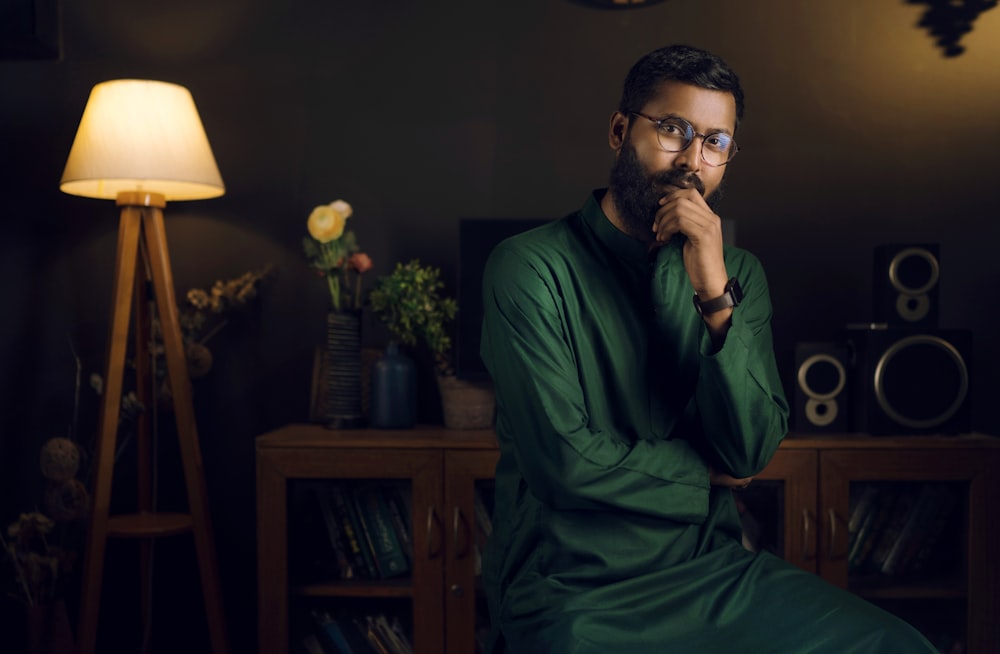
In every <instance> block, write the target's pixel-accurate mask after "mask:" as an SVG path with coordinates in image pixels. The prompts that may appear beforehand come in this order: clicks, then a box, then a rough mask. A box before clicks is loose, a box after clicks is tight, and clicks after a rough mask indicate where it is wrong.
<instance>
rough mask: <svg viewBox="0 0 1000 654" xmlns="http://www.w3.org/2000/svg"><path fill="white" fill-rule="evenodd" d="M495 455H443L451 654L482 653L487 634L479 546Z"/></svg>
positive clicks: (485, 527) (447, 628)
mask: <svg viewBox="0 0 1000 654" xmlns="http://www.w3.org/2000/svg"><path fill="white" fill-rule="evenodd" d="M497 457H498V453H497V452H496V451H455V450H453V451H448V452H445V510H446V517H447V521H448V522H447V526H448V529H447V533H448V537H447V546H446V547H445V552H446V559H445V589H444V592H445V601H444V607H445V616H446V617H447V624H446V625H445V633H446V639H445V640H446V643H447V649H446V650H442V651H446V652H447V653H448V654H474V653H475V652H478V651H480V650H479V646H478V643H477V635H479V634H481V633H482V632H483V631H484V630H486V629H488V624H487V618H488V613H487V609H486V602H485V599H484V597H483V594H482V588H481V584H480V583H479V567H480V553H481V550H480V548H481V546H482V545H483V543H484V542H485V538H486V536H488V534H489V531H490V528H491V527H490V524H489V523H490V517H489V515H490V513H491V512H492V506H493V475H494V470H495V468H496V462H497ZM477 505H478V506H477Z"/></svg>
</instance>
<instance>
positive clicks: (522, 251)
mask: <svg viewBox="0 0 1000 654" xmlns="http://www.w3.org/2000/svg"><path fill="white" fill-rule="evenodd" d="M742 113H743V92H742V90H741V88H740V84H739V80H738V78H737V76H736V75H735V74H734V73H733V72H732V71H731V70H730V69H729V68H728V67H727V66H726V64H725V63H724V62H723V61H721V60H720V59H719V58H718V57H716V56H714V55H712V54H710V53H707V52H704V51H701V50H698V49H695V48H691V47H686V46H673V47H667V48H662V49H659V50H656V51H654V52H652V53H650V54H648V55H646V56H645V57H643V58H642V59H640V60H639V61H638V62H637V63H636V64H635V65H634V66H633V68H632V70H631V71H630V72H629V74H628V77H627V79H626V80H625V85H624V91H623V94H622V98H621V104H620V106H619V108H618V111H616V112H614V114H613V115H612V116H611V124H610V129H609V141H610V145H611V148H612V150H613V151H614V153H615V163H614V165H613V168H612V171H611V175H610V182H609V188H608V189H607V190H599V191H596V192H594V193H593V195H592V196H591V197H590V198H589V199H588V201H587V203H586V204H585V206H584V207H583V208H582V209H581V210H580V211H578V212H576V213H574V214H571V215H569V216H567V217H566V218H564V219H562V220H558V221H555V222H553V223H550V224H547V225H544V226H542V227H539V228H537V229H534V230H531V231H529V232H525V233H524V234H521V235H518V236H515V237H513V238H510V239H507V240H506V241H504V242H503V243H501V244H500V245H498V246H497V247H496V248H495V249H494V251H493V253H492V254H491V256H490V258H489V260H488V262H487V264H486V270H485V274H484V286H483V293H484V305H485V317H484V322H483V341H482V357H483V360H484V361H485V363H486V365H487V367H488V369H489V371H490V374H491V376H492V377H493V380H494V382H495V385H496V392H497V406H498V414H497V435H498V439H499V443H500V460H499V463H498V464H497V469H496V497H495V502H496V506H495V514H494V532H493V537H492V539H491V541H490V544H489V547H488V549H487V553H486V556H485V559H484V582H485V584H486V587H487V592H488V596H489V600H490V611H491V617H492V621H493V634H492V642H491V647H492V651H493V652H509V653H512V654H535V653H537V654H563V653H574V654H578V653H587V654H615V653H618V652H621V653H622V654H647V653H648V654H665V653H672V652H677V653H680V654H689V653H702V652H707V653H709V654H714V653H716V652H740V653H747V654H758V653H763V652H782V653H788V654H799V653H801V652H824V653H830V654H847V653H850V652H855V653H860V652H871V653H878V654H887V653H892V652H933V651H934V650H933V648H932V647H931V646H930V645H929V644H928V643H927V642H926V641H925V640H924V639H923V638H922V637H921V636H920V635H919V634H917V632H916V631H914V630H913V629H912V628H910V627H909V626H908V625H906V624H904V623H902V622H901V621H899V620H897V619H896V618H894V617H892V616H890V615H889V614H888V613H885V612H883V611H881V610H880V609H877V608H875V607H874V606H872V605H869V604H867V603H865V602H863V601H862V600H860V599H858V598H857V597H855V596H854V595H851V594H849V593H847V592H846V591H843V590H841V589H838V588H835V587H833V586H831V585H829V584H827V583H826V582H824V581H822V580H821V579H820V578H819V577H817V576H816V575H812V574H809V573H806V572H804V571H801V570H799V569H798V568H796V567H794V566H792V565H790V564H788V563H786V562H784V561H782V560H780V559H778V558H777V557H774V556H772V555H769V554H766V553H764V554H757V555H755V554H753V553H751V552H748V551H747V550H745V549H744V548H743V547H742V545H741V529H740V522H739V517H738V514H737V510H736V507H735V503H734V499H733V495H732V489H733V488H739V487H744V486H746V485H747V484H748V483H749V482H750V480H751V478H752V477H753V476H754V475H755V474H757V473H758V472H760V471H761V470H762V469H763V468H764V467H765V466H766V465H767V463H768V461H770V459H771V456H772V455H773V454H774V452H775V450H776V448H777V447H778V443H779V442H780V441H781V439H782V437H783V436H784V434H785V432H786V428H787V417H788V404H787V403H786V401H785V398H784V395H783V391H782V387H781V382H780V379H779V376H778V372H777V367H776V364H775V360H774V354H773V349H772V342H771V329H770V318H771V305H770V300H769V295H768V288H767V282H766V279H765V276H764V272H763V270H762V268H761V265H760V263H759V261H758V260H757V259H756V258H755V257H754V256H753V255H751V254H750V253H748V252H746V251H743V250H740V249H737V248H734V247H729V246H724V245H723V240H722V229H721V221H720V218H719V217H718V216H717V215H716V214H715V212H714V211H713V209H712V205H711V204H710V201H711V200H712V199H713V196H714V195H715V194H716V193H717V192H718V190H719V187H720V185H721V183H722V179H723V175H724V174H725V172H726V170H727V169H728V166H727V164H728V163H729V162H730V161H731V160H732V158H733V157H734V156H735V154H736V152H737V151H738V150H737V146H736V143H735V140H734V136H735V132H736V129H737V126H738V125H739V120H740V118H741V116H742Z"/></svg>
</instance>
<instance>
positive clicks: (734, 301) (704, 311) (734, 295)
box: [694, 277, 743, 316]
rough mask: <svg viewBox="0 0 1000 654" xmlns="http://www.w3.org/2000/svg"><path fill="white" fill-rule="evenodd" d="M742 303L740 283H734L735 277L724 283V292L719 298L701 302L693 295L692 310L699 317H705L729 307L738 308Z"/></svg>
mask: <svg viewBox="0 0 1000 654" xmlns="http://www.w3.org/2000/svg"><path fill="white" fill-rule="evenodd" d="M742 301H743V289H742V288H740V283H739V282H738V281H736V278H735V277H730V278H729V281H728V282H726V290H725V291H724V292H723V293H722V295H720V296H719V297H717V298H714V299H712V300H705V301H704V302H702V301H701V300H699V299H698V296H697V295H695V296H694V308H695V309H696V310H697V311H698V315H699V316H706V315H708V314H710V313H715V312H716V311H722V310H723V309H728V308H729V307H738V306H740V302H742Z"/></svg>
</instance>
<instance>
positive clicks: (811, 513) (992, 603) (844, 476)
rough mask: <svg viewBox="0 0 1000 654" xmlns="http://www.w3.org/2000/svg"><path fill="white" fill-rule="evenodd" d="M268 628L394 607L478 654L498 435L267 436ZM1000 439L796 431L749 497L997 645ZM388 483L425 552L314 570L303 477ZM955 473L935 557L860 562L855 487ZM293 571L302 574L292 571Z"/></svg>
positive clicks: (938, 626)
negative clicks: (356, 574) (486, 512)
mask: <svg viewBox="0 0 1000 654" xmlns="http://www.w3.org/2000/svg"><path fill="white" fill-rule="evenodd" d="M256 448H257V529H258V561H259V564H258V587H259V597H258V608H259V618H260V619H259V621H258V631H259V633H258V638H259V651H260V652H261V654H265V653H266V654H278V653H284V652H289V651H302V643H301V639H302V634H301V633H298V630H297V627H296V625H297V624H298V617H297V616H298V614H300V613H301V612H302V611H303V610H305V608H306V607H309V606H314V605H315V604H317V603H323V604H325V605H330V606H334V607H336V606H339V605H350V606H352V607H362V608H369V607H371V608H372V610H375V609H378V610H382V609H385V610H386V611H387V612H389V613H392V614H394V615H396V616H398V617H401V619H402V621H403V622H404V624H405V625H406V626H407V628H408V629H409V633H408V635H409V637H410V640H411V642H412V645H413V651H414V652H415V654H442V653H444V654H475V652H476V651H477V650H476V634H477V632H478V631H479V630H481V629H482V622H483V619H484V617H485V606H484V603H483V599H482V595H481V592H480V590H479V588H478V581H477V574H476V571H477V552H476V544H477V539H481V538H482V534H481V533H479V528H478V526H477V522H476V518H475V515H476V506H475V503H476V497H477V495H478V496H480V497H483V496H490V493H491V486H492V477H493V469H494V466H495V464H496V460H497V451H496V444H495V439H494V435H493V433H492V431H490V430H475V431H461V430H449V429H444V428H443V427H420V428H416V429H412V430H398V431H393V430H357V431H332V430H327V429H325V428H323V427H322V426H319V425H306V424H301V425H288V426H286V427H283V428H281V429H278V430H276V431H273V432H270V433H268V434H264V435H262V436H260V437H258V438H257V442H256ZM998 470H1000V438H993V437H988V436H980V435H969V436H957V437H956V436H948V437H932V436H914V437H869V436H860V435H852V434H844V435H836V436H822V437H810V436H798V435H794V434H793V435H789V436H788V437H787V438H786V439H785V440H784V442H783V443H782V445H781V447H780V448H779V450H778V452H777V453H776V455H775V457H774V459H773V460H772V461H771V463H770V465H768V467H767V469H766V470H764V471H763V472H762V473H761V474H760V475H759V476H758V477H757V478H756V479H755V481H754V483H753V484H751V486H750V488H749V489H748V490H747V491H744V492H743V493H741V494H740V495H739V497H740V498H741V500H745V503H746V504H747V506H748V507H749V510H750V511H751V512H753V513H754V514H755V515H756V516H758V518H759V525H758V526H759V527H761V528H763V530H764V531H765V532H767V533H766V534H764V535H762V536H761V538H762V541H763V542H765V543H766V547H767V548H768V549H773V550H775V551H776V553H778V554H779V555H780V556H782V557H784V558H785V559H786V560H788V561H790V562H792V563H794V564H795V565H797V566H799V567H801V568H803V569H805V570H808V571H810V572H813V573H815V574H818V575H821V576H822V577H824V578H825V579H827V580H828V581H830V582H831V583H834V584H836V585H838V586H841V587H844V588H847V589H848V590H850V591H852V592H855V593H857V594H859V595H861V596H863V597H866V598H867V599H869V600H870V601H872V602H874V603H876V604H879V605H881V606H883V607H884V608H886V609H888V610H890V611H891V612H893V613H896V614H897V615H900V616H901V617H903V618H905V619H907V620H908V621H910V622H911V623H913V624H915V625H916V626H917V627H918V628H921V629H922V630H925V631H926V632H927V633H928V635H929V636H930V637H931V638H932V640H934V638H935V634H937V633H938V632H940V631H942V630H944V631H948V632H950V633H953V634H954V636H955V637H956V638H959V639H961V640H962V642H964V643H965V644H966V651H968V652H993V651H1000V623H998V622H997V621H996V620H995V616H996V615H998V614H1000V566H998V565H996V563H995V562H994V560H993V558H994V556H993V555H994V554H995V553H996V552H1000V533H998V523H1000V475H997V474H996V472H997V471H998ZM354 482H379V483H391V484H396V485H402V486H404V487H406V488H407V489H408V490H409V492H410V494H411V496H412V515H411V516H410V518H411V520H410V522H411V523H412V531H413V533H412V534H411V536H412V548H413V560H412V565H411V566H410V570H409V572H408V574H406V575H404V576H400V577H392V578H388V579H353V580H342V579H337V578H336V576H335V575H317V576H316V577H315V578H312V579H310V578H308V577H306V578H303V577H301V576H300V575H298V574H297V573H295V572H294V569H295V568H296V566H295V565H292V566H290V565H289V562H290V558H289V557H290V556H291V557H293V563H294V562H295V560H297V558H298V556H299V555H298V553H297V547H298V545H297V544H296V538H297V537H296V536H295V533H296V529H297V527H296V524H297V520H298V518H300V517H301V516H298V517H297V516H296V515H295V513H296V511H297V509H296V508H295V502H294V497H295V495H296V488H297V485H298V484H302V483H308V484H314V483H329V484H338V483H354ZM870 484H878V485H890V486H891V485H895V484H900V485H903V484H905V485H916V486H919V485H921V484H945V485H947V486H948V487H949V488H951V489H953V490H954V491H955V492H956V497H957V501H956V504H955V507H954V509H953V511H952V513H953V517H952V519H951V520H950V521H949V523H948V526H947V529H946V530H945V533H944V534H943V536H942V541H941V543H942V544H941V547H940V549H939V555H938V556H937V557H936V558H932V559H931V560H930V561H929V562H928V565H927V566H926V567H925V568H924V569H923V570H922V571H921V574H917V575H903V576H883V575H870V574H869V575H862V574H855V573H852V572H850V571H849V566H848V554H849V551H850V545H851V542H850V538H851V536H850V534H849V532H848V520H849V518H850V515H851V511H852V509H853V508H854V507H853V506H852V501H851V498H852V488H853V489H854V491H855V495H854V497H855V498H856V497H857V491H858V490H859V489H860V488H863V487H864V486H866V485H870ZM290 570H292V571H291V572H290Z"/></svg>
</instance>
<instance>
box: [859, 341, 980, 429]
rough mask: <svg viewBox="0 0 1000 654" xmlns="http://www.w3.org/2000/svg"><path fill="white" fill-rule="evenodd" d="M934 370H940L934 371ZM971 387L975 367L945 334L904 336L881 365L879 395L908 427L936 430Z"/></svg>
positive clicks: (885, 407) (877, 372)
mask: <svg viewBox="0 0 1000 654" xmlns="http://www.w3.org/2000/svg"><path fill="white" fill-rule="evenodd" d="M928 370H932V371H934V374H933V375H928V374H927V371H928ZM968 391H969V371H968V368H967V367H966V364H965V361H964V360H963V359H962V355H961V353H959V351H958V350H957V349H956V348H955V346H954V345H952V344H951V343H949V342H948V341H946V340H944V339H943V338H941V337H939V336H935V335H929V334H917V335H913V336H907V337H905V338H901V339H900V340H898V341H896V342H895V343H893V344H892V345H891V346H890V347H889V348H887V349H886V351H885V352H884V353H883V354H882V356H881V357H879V360H878V363H877V364H876V366H875V397H876V400H877V401H878V404H879V406H880V407H881V408H882V410H883V411H884V412H885V413H886V415H888V416H889V417H890V418H892V419H893V420H894V421H896V422H897V423H899V424H900V425H903V426H904V427H911V428H914V429H930V428H934V427H937V426H939V425H942V424H944V423H946V422H947V421H948V420H949V419H950V418H951V417H952V416H954V415H955V413H957V412H958V410H959V409H960V408H961V407H962V404H963V402H965V399H966V395H967V394H968Z"/></svg>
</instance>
